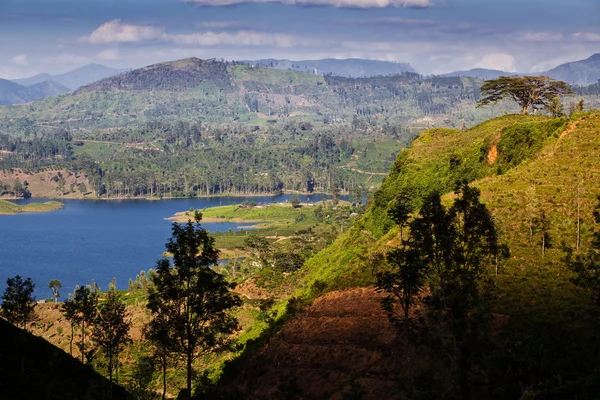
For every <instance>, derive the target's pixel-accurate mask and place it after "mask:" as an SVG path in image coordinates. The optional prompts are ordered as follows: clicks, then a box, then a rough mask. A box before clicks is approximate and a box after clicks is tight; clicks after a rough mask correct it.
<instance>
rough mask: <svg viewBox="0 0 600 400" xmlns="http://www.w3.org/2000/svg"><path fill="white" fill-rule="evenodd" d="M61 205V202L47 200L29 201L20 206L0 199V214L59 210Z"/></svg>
mask: <svg viewBox="0 0 600 400" xmlns="http://www.w3.org/2000/svg"><path fill="white" fill-rule="evenodd" d="M62 207H63V204H62V203H59V202H57V201H49V202H47V203H31V204H26V205H24V206H20V205H17V204H14V203H11V202H9V201H6V200H0V215H12V214H20V213H37V212H49V211H55V210H59V209H61V208H62Z"/></svg>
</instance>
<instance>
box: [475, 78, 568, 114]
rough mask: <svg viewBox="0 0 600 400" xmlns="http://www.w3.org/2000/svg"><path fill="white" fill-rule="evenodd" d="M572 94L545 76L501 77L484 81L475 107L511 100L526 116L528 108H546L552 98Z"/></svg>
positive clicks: (566, 87)
mask: <svg viewBox="0 0 600 400" xmlns="http://www.w3.org/2000/svg"><path fill="white" fill-rule="evenodd" d="M572 93H574V92H573V90H572V89H571V88H570V87H569V86H568V85H567V84H566V83H565V82H561V81H555V80H553V79H551V78H548V77H546V76H502V77H500V78H498V79H493V80H489V81H485V83H484V84H483V86H482V87H481V94H482V96H483V98H482V99H481V100H479V102H478V103H477V107H478V108H479V107H483V106H486V105H488V104H492V103H497V102H499V101H500V100H504V99H505V98H511V99H512V100H514V101H515V102H517V104H518V105H519V106H520V107H521V110H522V111H521V113H522V114H523V115H527V114H528V112H529V109H530V108H533V109H534V110H536V109H539V108H547V107H548V105H549V104H550V102H551V101H552V99H553V98H555V97H557V96H564V95H568V94H572Z"/></svg>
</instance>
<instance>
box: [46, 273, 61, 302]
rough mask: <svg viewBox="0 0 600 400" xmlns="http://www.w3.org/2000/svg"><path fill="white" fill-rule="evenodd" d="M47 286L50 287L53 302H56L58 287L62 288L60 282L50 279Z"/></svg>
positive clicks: (58, 295) (58, 294)
mask: <svg viewBox="0 0 600 400" xmlns="http://www.w3.org/2000/svg"><path fill="white" fill-rule="evenodd" d="M48 287H49V288H50V289H52V297H53V298H54V302H55V303H57V302H58V299H59V298H60V289H62V283H60V281H59V280H58V279H52V280H51V281H50V283H48Z"/></svg>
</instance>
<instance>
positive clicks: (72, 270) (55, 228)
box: [0, 194, 327, 299]
mask: <svg viewBox="0 0 600 400" xmlns="http://www.w3.org/2000/svg"><path fill="white" fill-rule="evenodd" d="M306 197H307V196H300V198H301V200H302V201H304V200H305V199H306ZM325 197H327V196H324V195H317V194H315V195H311V196H308V198H309V199H310V201H319V200H322V199H323V198H325ZM289 198H290V195H287V194H286V195H279V196H272V197H213V198H193V199H172V200H160V201H149V200H143V199H140V200H110V201H106V200H97V201H96V200H61V202H62V203H63V204H64V205H65V206H64V208H63V209H61V210H58V211H52V212H48V213H32V214H17V215H8V216H0V293H1V292H4V288H5V286H6V279H7V278H9V277H13V276H15V275H17V274H18V275H21V276H22V277H24V278H32V279H33V281H34V282H35V284H36V291H35V295H36V297H37V298H38V299H45V298H49V297H51V295H52V291H51V290H50V289H49V288H48V282H49V281H50V280H51V279H58V280H60V281H61V283H62V285H63V289H62V290H61V297H63V298H65V297H66V295H67V293H68V292H72V291H73V290H74V288H75V285H86V284H89V283H90V282H91V281H92V279H94V280H95V281H96V283H98V285H99V286H100V288H101V289H102V290H106V289H107V288H108V283H109V282H110V281H111V280H112V278H113V277H114V278H116V279H117V288H119V289H127V287H128V282H129V278H132V279H135V276H136V275H137V274H138V273H139V272H140V271H141V270H145V271H147V270H148V269H150V268H154V266H155V264H156V261H157V260H158V259H160V258H161V256H162V253H163V251H165V243H166V242H167V240H168V239H169V238H170V237H171V224H172V222H171V221H167V220H165V218H169V217H171V216H173V215H174V214H175V213H176V212H179V211H186V210H189V209H190V208H196V209H203V208H208V207H215V206H219V205H228V204H236V203H237V204H239V203H242V202H244V201H255V202H256V203H275V202H285V201H287V200H288V199H289ZM45 201H47V200H45V199H33V200H31V199H30V200H20V201H16V203H19V204H26V203H35V202H45ZM202 225H203V227H204V228H206V229H208V230H209V231H211V232H222V231H227V230H229V229H232V230H237V229H239V227H240V226H243V224H239V223H206V224H202Z"/></svg>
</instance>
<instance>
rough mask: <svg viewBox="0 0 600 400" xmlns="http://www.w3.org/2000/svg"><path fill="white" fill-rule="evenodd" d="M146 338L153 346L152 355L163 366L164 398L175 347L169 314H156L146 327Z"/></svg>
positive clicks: (163, 397)
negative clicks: (168, 370)
mask: <svg viewBox="0 0 600 400" xmlns="http://www.w3.org/2000/svg"><path fill="white" fill-rule="evenodd" d="M144 338H145V339H146V340H147V341H148V342H149V343H150V345H151V346H152V356H153V358H154V359H155V360H157V361H158V363H159V364H160V368H161V375H162V384H163V392H162V399H163V400H164V399H165V397H166V395H167V369H168V368H169V365H170V362H171V359H172V349H174V348H175V338H174V337H172V336H171V326H170V324H169V316H168V315H156V316H155V317H154V318H153V319H152V320H151V321H150V322H149V323H148V324H147V325H146V326H145V327H144Z"/></svg>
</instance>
